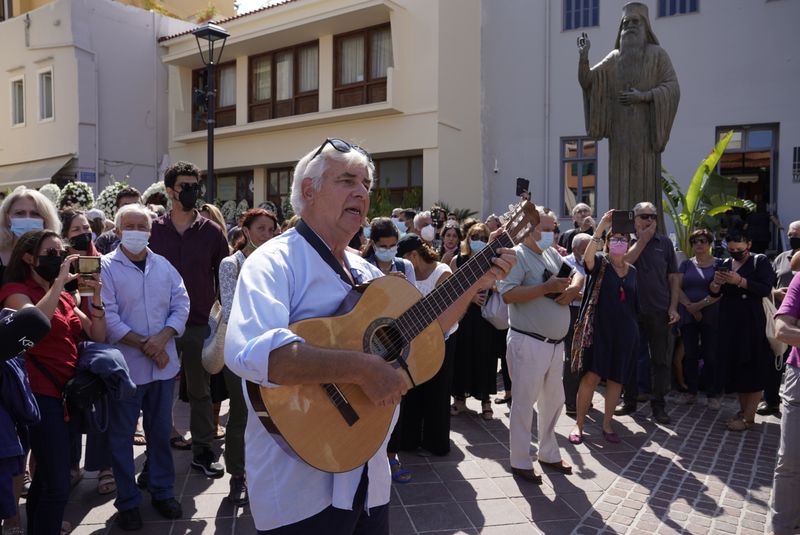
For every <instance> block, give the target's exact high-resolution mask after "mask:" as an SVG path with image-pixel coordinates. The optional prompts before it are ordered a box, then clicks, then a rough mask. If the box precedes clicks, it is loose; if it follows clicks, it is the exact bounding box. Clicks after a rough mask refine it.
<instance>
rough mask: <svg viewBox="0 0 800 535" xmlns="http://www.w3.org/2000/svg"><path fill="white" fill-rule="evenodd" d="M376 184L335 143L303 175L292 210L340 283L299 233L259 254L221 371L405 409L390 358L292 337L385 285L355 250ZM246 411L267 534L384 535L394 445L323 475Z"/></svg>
mask: <svg viewBox="0 0 800 535" xmlns="http://www.w3.org/2000/svg"><path fill="white" fill-rule="evenodd" d="M373 173H374V166H373V164H372V160H371V158H370V157H369V155H368V154H367V153H366V152H364V151H363V150H362V149H360V148H358V147H355V146H351V145H350V144H348V143H346V142H344V141H342V140H339V139H327V140H325V141H324V142H323V144H322V145H321V146H320V147H319V148H318V149H315V150H314V151H311V152H309V153H308V154H306V155H305V156H304V157H303V158H301V159H300V161H299V162H298V163H297V166H296V167H295V173H294V182H293V184H292V193H291V201H292V206H293V208H294V211H295V213H296V214H299V215H300V216H301V218H302V224H303V225H305V226H306V227H307V228H308V229H310V231H311V233H312V234H311V236H314V235H316V237H317V238H319V240H321V242H322V243H321V247H327V248H328V249H329V250H330V253H331V255H332V256H333V258H332V259H331V262H332V264H333V262H337V263H338V264H339V265H340V266H341V268H342V269H341V270H338V271H342V273H341V277H340V275H339V274H337V272H336V271H334V269H333V267H332V266H331V265H329V264H327V263H326V261H324V260H323V259H322V257H321V256H320V254H319V253H317V250H316V249H314V247H312V246H311V244H310V243H309V242H308V241H306V239H305V238H304V237H303V235H301V234H300V233H298V231H297V230H296V229H291V230H289V231H288V232H286V233H284V234H281V235H280V236H278V237H277V238H273V239H272V240H270V241H268V242H267V243H266V244H264V245H263V246H261V247H259V248H258V249H257V250H256V251H255V252H254V253H253V254H251V255H250V257H249V258H248V260H247V262H245V263H244V265H243V267H242V271H241V274H240V276H239V281H238V284H237V289H236V294H235V296H234V300H233V306H232V309H231V316H230V320H229V322H228V331H227V336H226V339H225V364H226V365H227V366H228V368H229V369H230V370H231V371H233V372H234V373H235V374H237V375H239V376H240V377H242V378H243V379H245V380H247V381H251V382H253V383H256V384H258V385H261V386H262V387H266V388H275V387H279V386H288V385H301V384H324V383H350V384H355V385H358V386H359V387H361V388H362V389H363V391H364V393H365V394H366V395H367V396H368V397H369V398H370V399H371V400H372V401H373V402H374V403H375V404H376V405H380V406H387V405H388V406H396V405H397V404H398V403H399V402H400V398H401V397H402V395H403V394H404V393H405V391H406V389H407V386H406V381H405V379H404V378H403V376H402V375H401V373H403V372H398V371H397V370H395V369H394V368H392V366H391V365H389V364H388V363H386V362H385V361H384V360H383V359H382V358H380V357H378V356H376V355H372V354H368V353H361V352H357V351H349V350H339V349H328V348H321V347H314V346H312V345H310V344H307V343H305V341H304V340H303V339H302V338H300V337H299V336H297V335H296V334H294V333H293V332H292V331H291V330H289V328H288V326H289V324H291V323H294V322H296V321H299V320H302V319H306V318H312V317H322V316H331V315H333V314H334V313H335V312H336V310H337V309H338V308H339V305H340V304H341V302H342V300H343V299H344V298H345V296H346V295H347V294H348V292H349V291H350V289H351V287H350V284H349V283H348V282H345V280H344V279H343V278H342V277H348V278H349V279H351V280H352V282H354V283H359V282H367V281H369V280H370V279H374V278H376V277H380V276H381V275H382V273H381V272H380V270H378V268H376V267H374V266H372V265H371V264H369V263H368V262H367V261H366V260H364V259H363V258H361V257H360V256H358V255H357V254H355V253H353V252H350V251H348V250H347V244H348V242H349V241H350V239H351V238H352V237H353V236H354V235H355V234H356V233H357V232H358V231H359V228H360V227H361V224H362V222H363V220H364V217H365V216H366V214H367V212H368V210H369V191H370V188H371V187H372V179H373ZM499 252H500V253H501V256H500V257H499V258H496V259H495V261H494V267H493V268H492V270H491V271H489V272H488V273H487V275H485V276H484V277H483V278H482V279H481V280H480V281H478V283H476V284H475V285H473V286H472V287H471V288H469V289H468V290H467V291H466V292H464V295H463V296H461V297H460V298H459V299H458V300H457V301H456V302H455V303H454V304H453V305H451V306H450V308H448V309H447V310H446V311H445V312H444V313H443V314H442V315H441V316H440V317H439V319H438V321H439V324H440V325H441V327H442V330H443V332H446V331H447V330H448V329H449V328H450V327H451V326H452V325H453V324H455V323H456V322H457V320H458V318H459V317H460V315H461V314H463V312H464V310H465V309H466V307H467V305H468V304H469V301H470V299H471V298H472V297H473V296H474V295H475V293H476V292H477V290H478V287H479V285H481V284H482V285H483V286H488V285H489V284H491V283H492V282H493V281H494V280H495V279H496V278H498V277H503V276H505V274H506V273H507V272H508V271H509V270H510V269H511V266H512V265H513V262H514V257H513V255H512V254H511V251H510V250H507V249H500V251H499ZM333 265H335V264H333ZM245 397H246V398H247V396H245ZM247 402H248V405H250V400H249V399H247ZM249 409H250V410H249V411H248V422H247V429H246V431H245V469H246V472H247V482H248V487H249V490H250V510H251V511H252V513H253V519H254V520H255V524H256V529H258V530H259V533H269V534H282V533H292V534H297V533H308V534H318V533H325V534H326V535H339V534H342V535H344V534H352V533H354V532H355V531H356V530H358V532H359V533H364V534H370V535H386V534H388V532H389V520H388V502H389V491H390V487H389V485H390V481H391V479H390V475H389V463H388V460H387V457H386V438H388V433H387V437H385V438H384V442H383V445H382V447H380V448H378V450H377V452H376V453H375V455H374V456H373V457H372V458H371V459H369V460H368V462H367V463H366V465H364V466H360V467H358V468H356V469H354V470H352V471H350V472H343V473H336V474H333V473H327V472H322V471H320V470H317V469H315V468H313V467H311V466H310V465H308V464H306V463H305V462H304V461H302V460H301V459H300V458H298V457H297V456H296V455H294V454H293V453H292V452H287V451H285V450H284V449H282V448H281V446H280V445H279V443H278V441H277V439H276V437H275V436H274V435H272V434H270V433H269V432H267V430H266V429H265V427H264V425H262V423H261V421H260V420H259V417H258V415H257V414H256V413H255V411H254V410H253V408H252V406H250V407H249ZM395 413H396V411H395ZM389 432H391V426H390V431H389Z"/></svg>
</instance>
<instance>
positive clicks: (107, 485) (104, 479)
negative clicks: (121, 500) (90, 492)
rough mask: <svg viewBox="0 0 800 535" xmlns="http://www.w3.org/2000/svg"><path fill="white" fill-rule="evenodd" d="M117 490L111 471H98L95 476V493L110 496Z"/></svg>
mask: <svg viewBox="0 0 800 535" xmlns="http://www.w3.org/2000/svg"><path fill="white" fill-rule="evenodd" d="M115 490H117V482H116V480H115V479H114V473H113V472H112V471H111V469H110V468H109V469H106V470H100V472H98V474H97V493H98V494H100V495H101V496H102V495H105V494H111V493H112V492H114V491H115Z"/></svg>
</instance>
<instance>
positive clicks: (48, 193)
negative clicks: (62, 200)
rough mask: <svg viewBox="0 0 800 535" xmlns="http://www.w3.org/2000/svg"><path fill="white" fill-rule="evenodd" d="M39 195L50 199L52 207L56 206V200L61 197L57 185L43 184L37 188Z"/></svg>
mask: <svg viewBox="0 0 800 535" xmlns="http://www.w3.org/2000/svg"><path fill="white" fill-rule="evenodd" d="M39 193H41V194H42V195H44V196H45V197H47V198H48V199H50V201H51V202H52V203H53V204H54V205H56V206H58V198H59V196H60V195H61V188H59V187H58V184H45V185H44V186H42V187H41V188H39Z"/></svg>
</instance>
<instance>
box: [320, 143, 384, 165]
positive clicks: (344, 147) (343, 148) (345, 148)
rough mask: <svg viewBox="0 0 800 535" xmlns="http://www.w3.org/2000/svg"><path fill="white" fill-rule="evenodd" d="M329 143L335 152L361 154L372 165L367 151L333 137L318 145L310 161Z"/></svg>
mask: <svg viewBox="0 0 800 535" xmlns="http://www.w3.org/2000/svg"><path fill="white" fill-rule="evenodd" d="M329 143H330V145H331V147H333V148H334V149H336V150H338V151H339V152H342V153H348V152H350V151H351V150H355V151H358V152H360V153H361V154H363V155H364V156H365V157H366V158H367V160H369V162H370V163H372V156H370V155H369V153H368V152H367V151H365V150H364V149H362V148H361V147H359V146H358V145H351V144H350V143H348V142H347V141H344V140H343V139H338V138H335V137H329V138H328V139H326V140H325V141H323V142H322V145H320V146H319V148H318V149H317V152H315V153H314V156H312V157H311V160H313V159H314V158H316V157H317V156H319V155H320V153H321V152H322V149H324V148H325V145H327V144H329ZM311 160H308V161H309V162H310V161H311Z"/></svg>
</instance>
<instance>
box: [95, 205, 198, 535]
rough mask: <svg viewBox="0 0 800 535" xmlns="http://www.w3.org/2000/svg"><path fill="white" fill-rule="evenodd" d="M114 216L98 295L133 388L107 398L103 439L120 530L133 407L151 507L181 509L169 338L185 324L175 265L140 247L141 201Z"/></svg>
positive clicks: (128, 519) (127, 508) (129, 503)
mask: <svg viewBox="0 0 800 535" xmlns="http://www.w3.org/2000/svg"><path fill="white" fill-rule="evenodd" d="M115 222H116V233H117V235H118V237H119V239H120V245H119V247H117V248H116V249H115V250H114V251H112V252H111V253H109V254H107V255H105V256H103V257H102V258H101V259H100V264H101V270H102V278H103V289H102V294H101V295H102V297H103V303H104V306H105V310H106V323H107V325H108V327H107V330H108V334H107V336H108V341H109V342H110V343H112V344H116V345H117V347H118V348H119V350H120V351H121V352H122V354H123V355H124V356H125V361H126V362H127V364H128V369H129V370H130V375H131V379H133V382H134V383H135V384H136V395H135V396H134V397H133V398H128V399H124V400H116V399H111V398H109V412H110V418H109V420H110V424H109V443H110V446H111V463H112V467H113V469H114V478H115V479H116V482H117V499H116V501H115V502H114V505H115V506H116V508H117V510H118V511H119V515H118V516H117V520H116V522H117V524H118V525H119V526H120V527H121V528H122V529H124V530H134V529H139V528H141V527H142V519H141V516H140V514H139V503H140V502H141V500H142V496H141V493H140V492H139V489H138V488H137V487H136V482H135V480H134V475H135V474H134V470H135V467H134V464H133V444H132V442H131V436H133V433H134V431H135V430H136V421H137V419H138V417H139V411H143V413H144V431H145V433H146V434H147V464H148V467H149V469H148V473H149V478H148V487H149V490H150V496H151V497H152V503H153V506H154V507H155V508H156V509H157V510H158V512H159V513H160V514H161V515H162V516H163V517H165V518H168V519H175V518H180V517H181V516H182V514H183V513H182V510H181V505H180V503H178V501H177V500H176V499H175V491H174V485H175V466H174V464H173V462H172V452H171V450H170V445H169V438H170V432H171V430H172V391H173V387H174V384H175V375H176V374H177V373H178V369H179V368H180V364H179V363H178V351H177V349H176V347H175V337H176V336H180V335H182V334H183V332H184V330H185V325H186V319H187V318H188V317H189V295H188V294H187V293H186V288H185V287H184V285H183V280H182V279H181V276H180V275H179V274H178V271H177V270H176V269H175V268H174V267H172V265H171V264H170V263H169V261H168V260H167V259H166V258H164V257H163V256H159V255H157V254H155V253H154V252H152V251H150V250H149V249H148V248H147V243H148V240H149V238H150V229H151V226H152V223H151V220H150V214H149V211H148V210H147V209H146V208H145V207H144V206H142V205H140V204H129V205H126V206H123V207H122V208H120V209H119V211H118V212H117V215H116V218H115Z"/></svg>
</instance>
